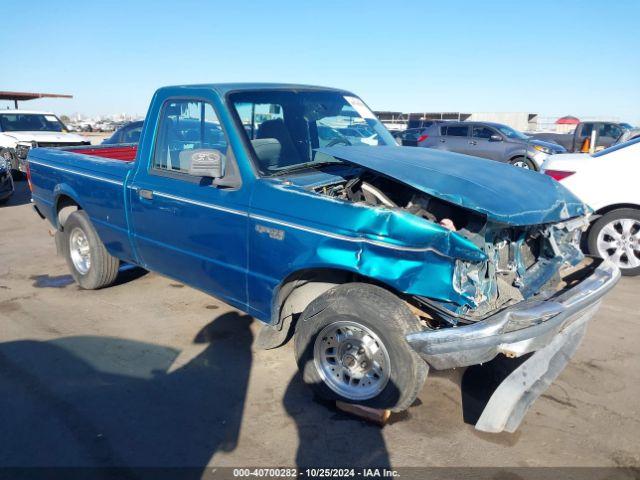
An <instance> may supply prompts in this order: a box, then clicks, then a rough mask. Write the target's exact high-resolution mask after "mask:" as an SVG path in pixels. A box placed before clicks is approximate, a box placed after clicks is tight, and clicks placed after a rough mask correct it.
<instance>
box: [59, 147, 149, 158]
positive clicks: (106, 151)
mask: <svg viewBox="0 0 640 480" xmlns="http://www.w3.org/2000/svg"><path fill="white" fill-rule="evenodd" d="M68 150H70V151H72V152H73V153H79V154H81V155H93V156H95V157H103V158H111V159H113V160H122V161H124V162H132V161H134V160H135V159H136V153H137V152H138V145H96V146H95V147H82V148H77V147H76V148H69V149H68Z"/></svg>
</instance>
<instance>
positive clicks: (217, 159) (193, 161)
mask: <svg viewBox="0 0 640 480" xmlns="http://www.w3.org/2000/svg"><path fill="white" fill-rule="evenodd" d="M183 162H184V163H187V162H189V175H193V176H195V177H211V178H214V179H215V178H222V177H224V173H225V170H226V166H227V159H226V158H225V156H224V155H223V154H222V153H220V152H219V151H218V150H208V149H207V150H205V149H196V150H183V151H182V152H180V163H183Z"/></svg>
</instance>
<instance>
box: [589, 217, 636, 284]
mask: <svg viewBox="0 0 640 480" xmlns="http://www.w3.org/2000/svg"><path fill="white" fill-rule="evenodd" d="M587 243H588V246H589V253H590V254H591V255H596V256H598V257H601V258H604V259H605V260H609V261H610V262H613V263H614V264H615V265H616V266H618V268H620V272H621V273H622V274H623V275H629V276H634V275H640V210H636V209H633V208H620V209H617V210H612V211H611V212H609V213H606V214H604V215H603V216H602V217H600V218H599V219H598V220H596V221H595V223H594V224H593V225H592V226H591V228H590V230H589V236H588V238H587Z"/></svg>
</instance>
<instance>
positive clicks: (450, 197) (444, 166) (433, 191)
mask: <svg viewBox="0 0 640 480" xmlns="http://www.w3.org/2000/svg"><path fill="white" fill-rule="evenodd" d="M318 151H319V152H321V153H324V154H326V155H331V156H333V157H335V158H339V159H341V160H346V161H347V162H350V163H354V164H357V165H361V166H363V167H366V168H369V169H371V170H374V171H376V172H379V173H382V174H383V175H387V176H389V177H391V178H394V179H397V180H399V181H401V182H403V183H406V184H407V185H410V186H412V187H414V188H416V189H418V190H420V191H422V192H424V193H427V194H429V195H432V196H434V197H437V198H440V199H442V200H445V201H448V202H451V203H454V204H456V205H459V206H461V207H465V208H468V209H471V210H475V211H477V212H481V213H483V214H485V215H486V216H487V218H489V219H490V220H493V221H496V222H500V223H504V224H508V225H539V224H544V223H552V222H559V221H561V220H566V219H568V218H571V217H576V216H579V215H584V214H586V213H588V212H589V211H590V210H589V207H587V206H586V205H585V204H584V203H583V202H581V201H580V199H578V198H577V197H576V196H575V195H573V194H572V193H571V192H570V191H569V190H567V189H566V188H565V187H563V186H562V185H560V183H558V182H556V181H555V180H553V179H552V178H551V177H548V176H546V175H540V174H539V173H537V172H532V171H529V170H525V169H522V168H514V167H513V166H511V165H508V164H505V163H500V162H495V161H492V160H486V159H482V158H478V157H470V156H468V155H460V154H457V153H451V152H442V151H439V150H434V149H430V148H408V147H406V148H402V147H377V148H366V147H362V148H361V147H353V146H349V147H345V146H334V147H327V148H321V149H319V150H318Z"/></svg>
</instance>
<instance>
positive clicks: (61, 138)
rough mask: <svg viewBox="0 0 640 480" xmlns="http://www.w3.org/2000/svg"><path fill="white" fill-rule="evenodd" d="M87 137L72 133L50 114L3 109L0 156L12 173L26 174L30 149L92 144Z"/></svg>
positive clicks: (0, 121)
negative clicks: (26, 163)
mask: <svg viewBox="0 0 640 480" xmlns="http://www.w3.org/2000/svg"><path fill="white" fill-rule="evenodd" d="M90 143H91V142H89V141H88V140H87V139H86V138H84V137H81V136H79V135H76V134H75V133H69V132H68V131H67V127H65V125H64V124H63V123H62V122H61V121H60V119H59V118H58V117H57V116H56V115H55V114H53V113H51V112H35V111H31V110H0V156H1V157H2V158H4V160H6V161H7V163H9V165H10V166H11V170H13V171H18V170H20V171H22V172H24V171H25V166H24V162H25V160H26V158H27V153H28V152H29V149H30V148H35V147H68V146H73V145H90Z"/></svg>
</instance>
